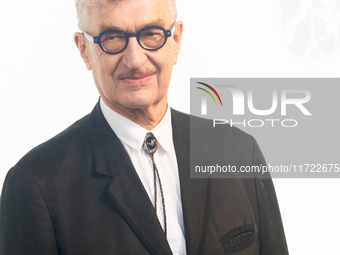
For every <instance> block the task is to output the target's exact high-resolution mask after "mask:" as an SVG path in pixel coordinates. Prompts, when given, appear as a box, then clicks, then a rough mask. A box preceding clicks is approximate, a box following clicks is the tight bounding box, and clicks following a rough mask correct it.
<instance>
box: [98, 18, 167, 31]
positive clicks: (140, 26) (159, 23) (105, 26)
mask: <svg viewBox="0 0 340 255" xmlns="http://www.w3.org/2000/svg"><path fill="white" fill-rule="evenodd" d="M165 24H166V22H165V20H163V19H161V18H158V19H156V20H152V21H145V22H142V23H141V24H138V25H136V27H137V31H129V29H127V30H126V29H124V28H123V27H119V26H115V25H108V24H101V25H100V28H99V33H102V32H105V31H108V30H117V31H122V32H138V31H139V30H141V29H143V28H145V27H152V26H159V27H164V26H165Z"/></svg>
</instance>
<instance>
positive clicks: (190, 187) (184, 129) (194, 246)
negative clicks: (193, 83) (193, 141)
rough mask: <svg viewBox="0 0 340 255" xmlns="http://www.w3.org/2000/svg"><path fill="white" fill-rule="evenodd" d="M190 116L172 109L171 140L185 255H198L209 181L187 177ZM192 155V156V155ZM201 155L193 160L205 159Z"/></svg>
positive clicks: (206, 213) (203, 230)
mask: <svg viewBox="0 0 340 255" xmlns="http://www.w3.org/2000/svg"><path fill="white" fill-rule="evenodd" d="M190 118H191V117H190V116H189V115H186V114H182V113H179V112H177V111H175V110H172V126H173V140H174V146H175V151H176V157H177V162H178V169H179V176H180V186H181V198H182V207H183V217H184V227H185V239H186V245H187V254H198V253H199V251H200V245H203V244H204V240H205V239H204V238H205V235H206V226H207V225H206V224H207V215H208V207H209V206H208V204H207V202H208V201H209V200H210V199H207V196H208V195H209V190H210V189H209V183H210V182H209V181H208V180H207V179H190ZM191 156H192V157H194V155H191ZM204 161H205V158H204V155H201V156H200V157H199V158H197V157H196V158H193V161H192V162H196V163H200V162H204Z"/></svg>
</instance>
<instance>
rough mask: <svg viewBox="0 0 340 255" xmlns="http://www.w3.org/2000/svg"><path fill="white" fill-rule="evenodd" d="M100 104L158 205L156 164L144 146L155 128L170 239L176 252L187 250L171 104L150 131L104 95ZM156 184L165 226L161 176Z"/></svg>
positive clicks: (161, 217) (157, 157)
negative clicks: (109, 105)
mask: <svg viewBox="0 0 340 255" xmlns="http://www.w3.org/2000/svg"><path fill="white" fill-rule="evenodd" d="M100 107H101V110H102V112H103V115H104V117H105V119H106V121H107V122H108V123H109V125H110V127H111V128H112V130H113V131H114V132H115V133H116V135H117V136H118V138H119V139H120V141H121V142H122V144H123V146H124V148H125V150H126V151H127V153H128V155H129V156H130V159H131V161H132V164H133V166H134V168H135V170H136V172H137V174H138V176H139V179H140V180H141V182H142V184H143V185H144V188H145V190H146V192H147V194H148V195H149V198H150V200H151V202H152V204H153V205H155V201H154V200H155V199H154V196H155V195H154V192H155V191H154V173H153V166H152V161H151V158H150V156H149V155H148V154H147V153H146V152H145V151H144V150H143V148H142V145H143V142H144V138H145V135H146V133H148V132H152V133H153V134H154V136H155V137H156V139H157V141H158V149H157V151H156V152H155V154H154V160H155V163H156V165H157V169H158V172H159V176H160V179H161V183H162V188H163V193H164V202H165V210H166V220H167V240H168V243H169V245H170V248H171V250H172V253H173V254H176V255H177V254H178V255H183V254H186V245H185V238H184V223H183V211H182V201H181V190H180V185H179V175H178V166H177V158H176V154H175V148H174V144H173V140H172V125H171V113H170V107H168V108H167V111H166V113H165V115H164V117H163V119H162V120H161V122H160V123H159V124H158V125H157V126H156V127H155V128H154V129H152V130H150V131H148V130H146V129H145V128H143V127H141V126H139V125H138V124H137V123H135V122H133V121H131V120H129V119H127V118H125V117H124V116H122V115H120V114H118V113H117V112H115V111H113V110H112V109H111V108H109V107H108V106H107V105H106V104H105V103H104V101H103V100H102V99H100ZM157 185H158V186H157V217H158V220H159V222H160V224H161V226H162V227H163V230H164V215H163V209H162V202H161V201H162V197H161V192H160V187H159V183H158V180H157ZM150 234H152V233H150Z"/></svg>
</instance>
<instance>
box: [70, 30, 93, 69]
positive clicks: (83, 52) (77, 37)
mask: <svg viewBox="0 0 340 255" xmlns="http://www.w3.org/2000/svg"><path fill="white" fill-rule="evenodd" d="M73 39H74V42H75V44H76V46H77V48H78V50H79V52H80V56H81V58H82V59H83V60H84V62H85V65H86V68H87V70H91V69H92V66H91V62H90V58H89V55H88V52H89V49H88V48H87V44H86V43H87V42H86V38H85V36H84V35H83V34H82V33H79V32H76V33H75V34H74V36H73Z"/></svg>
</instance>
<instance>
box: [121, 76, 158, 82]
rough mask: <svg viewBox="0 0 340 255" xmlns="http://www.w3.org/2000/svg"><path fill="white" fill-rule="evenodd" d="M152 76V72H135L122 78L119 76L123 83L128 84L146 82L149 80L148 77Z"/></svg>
mask: <svg viewBox="0 0 340 255" xmlns="http://www.w3.org/2000/svg"><path fill="white" fill-rule="evenodd" d="M152 76H153V74H137V75H131V76H125V77H123V78H120V79H119V80H121V81H122V82H124V83H129V84H141V83H144V82H147V81H148V80H150V78H151V77H152Z"/></svg>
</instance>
